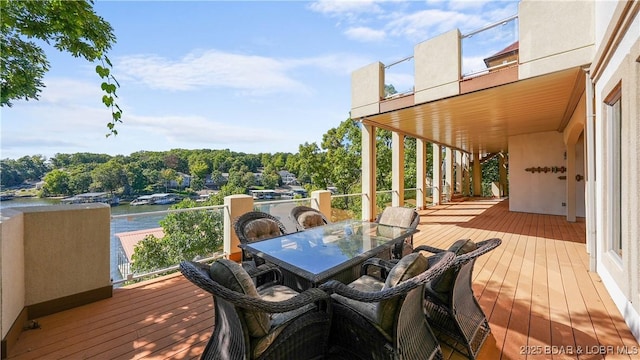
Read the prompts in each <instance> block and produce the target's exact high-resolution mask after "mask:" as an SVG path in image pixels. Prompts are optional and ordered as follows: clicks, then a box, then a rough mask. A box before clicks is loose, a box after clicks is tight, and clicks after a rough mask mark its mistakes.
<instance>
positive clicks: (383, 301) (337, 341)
mask: <svg viewBox="0 0 640 360" xmlns="http://www.w3.org/2000/svg"><path fill="white" fill-rule="evenodd" d="M441 256H442V258H441V260H440V261H438V262H437V263H436V264H435V265H433V266H429V265H430V264H429V260H427V258H425V257H424V256H422V255H421V254H418V253H414V254H409V255H407V256H405V257H403V258H402V259H401V260H400V261H398V262H397V263H396V264H395V265H393V268H391V270H390V271H389V272H388V276H387V278H386V279H378V278H374V277H372V276H369V275H366V274H367V273H368V271H367V269H366V266H367V265H369V264H370V262H366V263H365V265H364V266H363V269H362V273H363V274H365V275H362V276H361V277H360V278H358V279H357V280H355V281H354V282H352V283H350V284H349V285H345V284H343V283H341V282H338V281H336V280H330V281H328V282H326V283H324V284H322V285H320V288H321V289H323V290H326V291H328V292H330V293H332V295H331V299H332V311H333V317H332V325H331V335H330V337H329V346H330V352H331V353H332V354H339V355H340V356H341V357H342V358H345V357H346V358H358V359H367V360H369V359H407V360H409V359H416V360H417V359H441V358H442V351H441V349H440V344H439V342H438V340H437V338H436V337H435V335H434V334H433V332H432V330H431V328H430V327H429V324H428V323H427V320H426V318H425V316H424V313H423V305H422V303H423V300H424V284H425V283H426V282H427V281H429V280H431V279H433V278H435V277H437V276H439V275H440V274H442V273H443V272H444V271H445V270H446V269H447V267H448V266H449V264H450V262H451V261H452V260H453V258H454V255H453V254H452V253H444V254H443V255H441ZM370 260H373V259H370ZM378 260H379V259H378ZM382 262H384V261H383V260H382ZM386 263H388V262H386Z"/></svg>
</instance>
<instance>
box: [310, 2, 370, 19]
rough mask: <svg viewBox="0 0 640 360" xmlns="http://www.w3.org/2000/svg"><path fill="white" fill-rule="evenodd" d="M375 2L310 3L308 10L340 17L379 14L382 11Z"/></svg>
mask: <svg viewBox="0 0 640 360" xmlns="http://www.w3.org/2000/svg"><path fill="white" fill-rule="evenodd" d="M379 2H380V1H376V0H350V1H344V0H319V1H315V2H313V3H311V5H309V8H310V9H311V10H313V11H316V12H319V13H322V14H328V15H333V16H336V15H340V16H354V15H356V14H363V13H380V12H381V11H382V9H381V8H380V6H378V5H377V3H379Z"/></svg>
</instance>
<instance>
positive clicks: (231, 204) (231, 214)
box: [223, 195, 253, 261]
mask: <svg viewBox="0 0 640 360" xmlns="http://www.w3.org/2000/svg"><path fill="white" fill-rule="evenodd" d="M224 205H225V211H224V240H223V241H224V252H225V254H227V257H228V258H229V259H231V260H234V261H240V260H242V253H241V251H240V248H239V247H238V245H239V244H240V240H238V236H237V235H236V232H235V231H234V230H233V219H235V218H237V217H238V216H240V215H242V214H245V213H248V212H249V211H253V197H251V196H249V195H229V196H226V197H225V198H224Z"/></svg>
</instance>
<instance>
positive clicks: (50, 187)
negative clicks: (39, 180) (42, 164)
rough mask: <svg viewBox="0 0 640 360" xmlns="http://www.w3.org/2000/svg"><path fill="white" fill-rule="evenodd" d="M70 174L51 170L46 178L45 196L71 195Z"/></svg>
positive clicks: (43, 189) (43, 188)
mask: <svg viewBox="0 0 640 360" xmlns="http://www.w3.org/2000/svg"><path fill="white" fill-rule="evenodd" d="M68 184H69V174H68V173H67V172H66V171H63V170H60V169H54V170H51V171H50V172H49V173H47V175H45V176H44V186H43V187H42V191H43V194H44V195H45V196H51V195H70V194H71V193H70V191H69V186H68Z"/></svg>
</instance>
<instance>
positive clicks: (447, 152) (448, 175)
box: [443, 147, 454, 202]
mask: <svg viewBox="0 0 640 360" xmlns="http://www.w3.org/2000/svg"><path fill="white" fill-rule="evenodd" d="M444 163H445V167H444V178H445V184H444V189H443V194H444V201H445V202H449V201H450V200H451V196H452V194H453V183H454V180H453V163H454V159H453V150H452V149H451V148H450V147H445V148H444Z"/></svg>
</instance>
